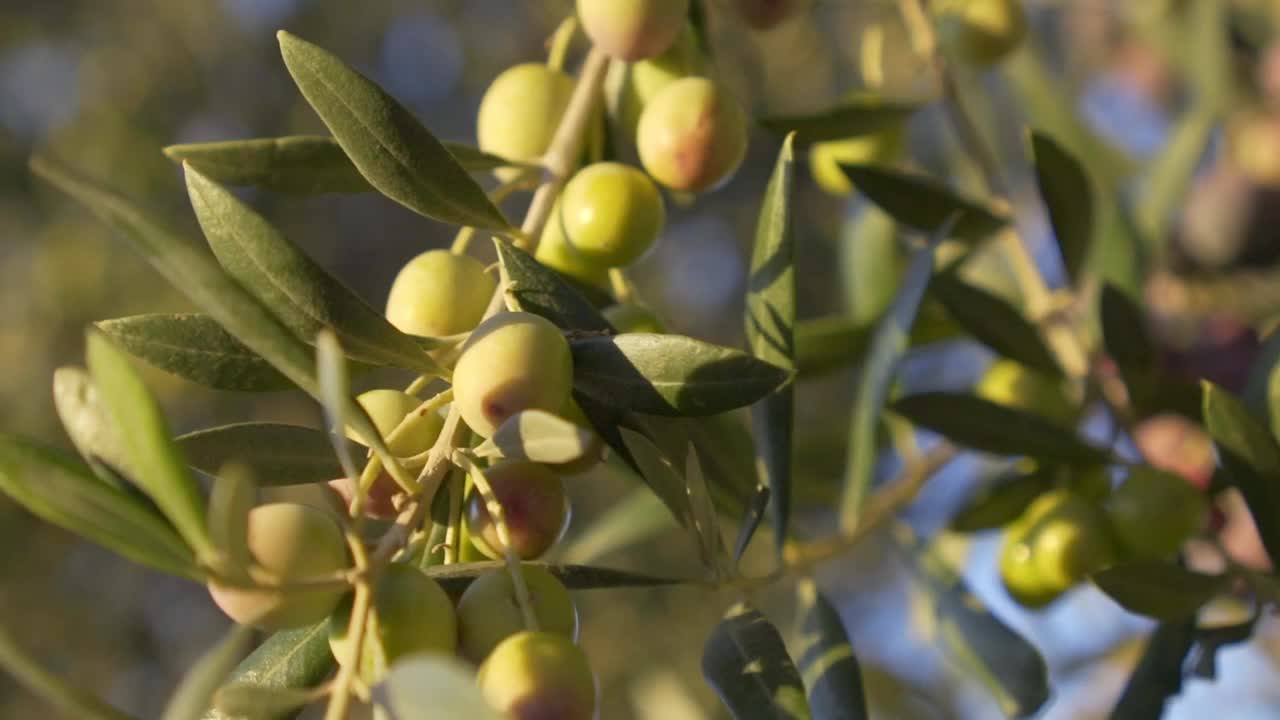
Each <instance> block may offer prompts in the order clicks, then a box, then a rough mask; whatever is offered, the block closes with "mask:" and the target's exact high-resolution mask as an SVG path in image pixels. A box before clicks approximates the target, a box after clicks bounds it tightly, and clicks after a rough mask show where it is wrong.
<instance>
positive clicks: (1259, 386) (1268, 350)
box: [1243, 330, 1280, 437]
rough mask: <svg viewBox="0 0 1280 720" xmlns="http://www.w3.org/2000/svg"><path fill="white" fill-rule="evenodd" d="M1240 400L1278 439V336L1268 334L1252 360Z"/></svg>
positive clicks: (1279, 415)
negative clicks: (1241, 399) (1242, 400)
mask: <svg viewBox="0 0 1280 720" xmlns="http://www.w3.org/2000/svg"><path fill="white" fill-rule="evenodd" d="M1243 399H1244V403H1245V405H1246V406H1247V407H1248V408H1249V410H1250V411H1251V412H1252V413H1253V414H1254V416H1255V417H1259V418H1262V419H1263V421H1264V424H1265V425H1266V426H1267V427H1268V428H1270V429H1271V434H1272V435H1273V436H1275V437H1280V332H1276V331H1275V330H1272V331H1271V334H1270V335H1268V336H1267V338H1266V342H1264V343H1263V344H1262V349H1261V350H1259V351H1258V353H1257V355H1256V356H1255V357H1254V358H1253V363H1252V364H1251V365H1250V366H1249V376H1248V378H1247V379H1246V380H1245V385H1244V393H1243Z"/></svg>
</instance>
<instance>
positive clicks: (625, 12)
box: [578, 0, 689, 60]
mask: <svg viewBox="0 0 1280 720" xmlns="http://www.w3.org/2000/svg"><path fill="white" fill-rule="evenodd" d="M688 14H689V0H578V20H579V21H580V22H581V23H582V29H583V31H585V32H586V33H587V37H589V38H591V42H592V43H594V44H595V46H596V47H597V48H599V49H600V50H602V51H603V52H605V53H606V54H607V55H609V56H610V57H614V58H617V59H619V60H640V59H642V58H650V57H653V56H655V55H659V54H661V53H663V52H664V51H666V50H667V48H669V47H671V44H672V43H674V42H675V40H676V36H677V35H679V34H680V29H681V28H683V27H684V24H685V18H686V17H687V16H688Z"/></svg>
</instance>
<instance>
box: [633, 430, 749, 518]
mask: <svg viewBox="0 0 1280 720" xmlns="http://www.w3.org/2000/svg"><path fill="white" fill-rule="evenodd" d="M651 422H652V423H653V424H658V425H666V424H671V423H672V421H671V420H670V419H667V418H653V419H652V421H651ZM674 424H676V425H678V426H679V427H680V428H681V430H682V431H683V433H684V435H685V437H686V438H687V441H688V442H691V443H693V447H694V449H696V450H697V451H698V459H699V460H700V461H701V464H702V469H703V472H704V473H705V474H706V477H707V484H708V485H709V489H710V491H711V494H712V496H713V497H714V498H715V501H716V506H717V507H718V508H720V511H721V512H723V513H726V514H728V515H729V516H730V517H733V516H737V515H742V514H743V513H745V512H746V508H747V505H748V504H749V503H750V502H752V500H753V498H755V496H756V492H757V480H756V473H755V467H754V465H753V463H752V458H754V457H755V450H754V445H755V443H754V441H753V440H752V437H751V433H750V432H749V431H748V430H747V426H746V423H744V422H742V421H741V420H740V419H739V417H738V416H737V415H736V414H734V413H725V414H722V415H712V416H710V417H705V418H685V419H682V420H679V421H677V422H676V423H674Z"/></svg>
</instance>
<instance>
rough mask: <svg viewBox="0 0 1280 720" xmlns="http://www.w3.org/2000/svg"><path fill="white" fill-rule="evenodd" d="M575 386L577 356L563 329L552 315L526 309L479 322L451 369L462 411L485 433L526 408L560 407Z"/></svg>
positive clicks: (455, 397) (456, 400) (553, 409)
mask: <svg viewBox="0 0 1280 720" xmlns="http://www.w3.org/2000/svg"><path fill="white" fill-rule="evenodd" d="M572 388H573V358H572V357H571V355H570V354H569V343H568V341H566V340H565V339H564V334H563V333H561V332H560V328H557V327H556V326H555V325H553V324H552V323H551V322H550V321H549V320H546V319H544V318H542V317H539V316H537V315H531V314H529V313H523V312H508V313H502V314H499V315H495V316H493V317H491V318H489V319H488V320H486V321H484V322H483V323H481V324H480V326H479V327H477V328H476V329H475V331H474V332H472V333H471V337H470V338H468V339H467V342H466V343H465V344H464V345H463V346H462V352H461V354H460V355H459V356H458V363H457V365H456V366H455V367H454V370H453V400H454V403H455V404H456V405H457V407H458V412H459V413H461V415H462V419H463V420H465V421H466V423H467V427H469V428H471V429H472V430H473V431H475V432H476V433H478V434H479V435H481V436H483V437H489V436H490V435H492V434H493V431H494V430H496V429H497V428H498V426H499V425H501V424H502V423H503V421H505V420H506V419H507V418H509V417H511V416H512V415H515V414H516V413H518V412H520V411H522V410H546V411H547V412H556V411H557V410H559V409H560V408H562V407H564V404H565V402H566V401H568V399H569V391H570V390H571V389H572Z"/></svg>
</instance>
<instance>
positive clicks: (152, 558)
mask: <svg viewBox="0 0 1280 720" xmlns="http://www.w3.org/2000/svg"><path fill="white" fill-rule="evenodd" d="M0 490H3V491H4V493H5V494H6V495H8V496H9V497H11V498H13V500H14V501H15V502H17V503H18V504H19V505H22V506H23V507H25V508H26V509H27V510H29V511H31V512H32V513H33V514H35V515H36V516H38V517H40V518H41V519H43V520H45V521H46V522H49V523H52V524H54V525H57V526H58V527H61V528H63V529H65V530H68V531H70V532H73V533H77V534H79V535H82V536H84V537H86V538H88V539H89V540H92V541H93V542H96V543H98V544H99V545H102V546H103V547H106V548H108V549H110V550H111V551H113V552H116V553H118V554H120V555H122V556H123V557H126V558H128V559H130V560H133V561H134V562H137V563H141V564H143V565H146V566H148V567H152V568H155V569H157V570H160V571H162V572H167V573H171V574H174V575H178V576H181V577H188V578H193V579H199V578H201V577H202V575H201V573H200V571H199V569H198V568H197V567H196V562H195V557H194V556H193V555H192V553H191V549H190V548H189V547H187V544H186V543H185V542H184V541H183V539H182V538H181V536H179V535H178V533H177V532H175V531H174V529H173V526H172V525H170V524H169V522H168V521H167V520H166V519H165V518H164V517H163V516H162V515H160V513H159V512H157V511H156V510H155V509H154V508H153V507H152V506H151V505H149V504H148V503H146V502H145V501H144V500H143V499H142V498H140V497H138V496H135V495H132V494H130V493H129V492H128V491H126V490H125V489H123V488H119V487H112V486H110V485H108V484H106V483H104V482H103V481H102V480H100V479H99V478H97V477H95V476H94V474H93V472H92V471H91V470H90V469H89V467H88V466H86V465H84V464H83V463H81V462H79V461H77V460H76V459H74V458H72V457H70V456H69V455H66V454H64V453H62V452H59V451H57V450H53V449H52V448H47V447H43V446H41V445H37V444H36V443H32V442H29V441H26V440H21V439H18V438H14V437H10V436H6V435H0Z"/></svg>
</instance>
